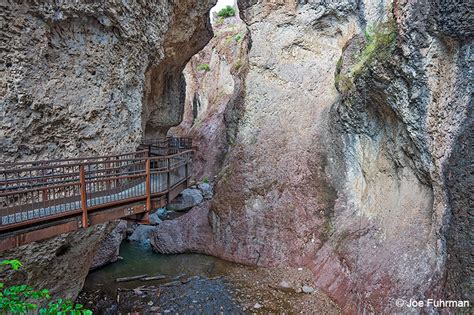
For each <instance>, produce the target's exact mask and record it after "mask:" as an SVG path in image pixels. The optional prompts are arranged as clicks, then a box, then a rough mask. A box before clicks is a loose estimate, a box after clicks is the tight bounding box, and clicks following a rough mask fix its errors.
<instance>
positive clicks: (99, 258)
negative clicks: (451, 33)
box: [90, 220, 127, 270]
mask: <svg viewBox="0 0 474 315" xmlns="http://www.w3.org/2000/svg"><path fill="white" fill-rule="evenodd" d="M126 231H127V221H124V220H120V221H119V222H118V224H117V226H116V227H115V228H114V229H113V230H112V232H111V233H110V234H108V235H107V236H106V238H105V239H104V240H103V241H102V243H101V244H100V245H99V248H98V249H97V252H96V253H95V256H94V260H93V261H92V264H91V266H90V269H91V270H92V269H96V268H99V267H102V266H105V265H107V264H109V263H113V262H115V261H117V260H118V257H119V250H120V244H121V243H122V241H123V239H124V238H125V236H126Z"/></svg>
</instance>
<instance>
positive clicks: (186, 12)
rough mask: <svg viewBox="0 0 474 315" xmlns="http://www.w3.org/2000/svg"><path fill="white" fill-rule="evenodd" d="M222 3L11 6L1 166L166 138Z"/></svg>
mask: <svg viewBox="0 0 474 315" xmlns="http://www.w3.org/2000/svg"><path fill="white" fill-rule="evenodd" d="M215 2H216V0H207V1H199V2H197V3H196V2H195V1H185V0H181V1H176V2H173V3H171V2H166V3H161V2H160V3H158V2H147V3H144V2H140V1H128V2H121V1H112V0H111V1H100V2H90V1H75V2H74V3H69V2H68V1H56V2H49V1H36V2H24V1H13V0H8V1H6V2H2V4H1V10H0V12H1V18H2V30H1V34H2V36H1V38H2V47H3V49H2V64H1V68H2V76H1V78H0V79H1V82H0V87H1V88H0V95H1V96H2V102H1V104H0V106H1V107H0V108H1V112H2V124H1V131H2V133H1V139H0V143H1V149H0V159H1V160H26V159H37V158H51V157H58V158H59V157H70V156H74V157H77V156H78V155H83V154H107V153H117V152H124V151H125V152H126V151H133V150H135V148H136V146H137V145H138V144H139V143H140V141H141V139H142V138H143V134H144V133H145V134H146V137H157V136H163V135H165V134H166V132H167V130H168V129H169V127H171V126H174V125H178V124H179V123H180V122H181V118H182V112H183V106H182V105H183V102H184V95H185V92H184V78H183V76H182V70H183V68H184V66H185V64H186V62H187V61H188V60H189V58H190V57H191V56H193V55H194V54H195V53H196V52H198V51H199V50H200V49H201V48H202V47H203V46H205V45H206V44H207V42H208V41H209V40H210V38H211V37H212V29H211V27H210V23H209V18H208V15H207V12H208V11H209V9H210V7H212V6H213V5H214V3H215Z"/></svg>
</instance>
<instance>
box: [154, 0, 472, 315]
mask: <svg viewBox="0 0 474 315" xmlns="http://www.w3.org/2000/svg"><path fill="white" fill-rule="evenodd" d="M239 7H240V12H241V17H242V18H243V20H244V21H245V23H246V24H247V27H248V30H249V36H250V43H251V47H250V50H249V53H248V61H247V63H248V68H247V71H246V73H245V77H244V84H243V85H242V87H243V94H242V99H241V100H242V101H243V106H240V107H239V108H240V109H241V110H242V113H241V115H237V116H238V117H239V120H238V121H236V123H237V126H238V127H237V134H236V137H235V139H233V141H232V145H231V146H230V149H229V152H228V153H227V155H226V158H225V162H224V163H223V167H222V170H221V171H220V173H219V175H218V178H217V183H216V185H215V199H214V200H213V202H212V203H211V205H210V207H209V209H208V208H206V207H205V206H202V207H199V208H197V209H195V210H193V211H192V212H190V214H189V215H190V216H192V218H191V217H190V218H189V219H187V220H185V219H183V220H182V221H181V222H176V223H169V224H166V225H165V226H163V227H162V229H161V231H158V230H157V231H156V232H155V235H154V241H153V243H154V246H155V249H156V250H158V251H161V252H182V251H197V252H205V253H208V254H212V255H217V256H220V257H223V258H226V259H229V260H233V261H237V262H241V263H247V264H257V265H263V266H275V265H290V266H302V265H304V266H307V267H310V268H311V269H312V270H313V273H314V282H315V284H316V285H317V286H319V287H320V288H322V289H323V290H324V291H325V292H327V293H329V294H330V296H332V297H333V298H334V299H335V300H336V301H337V302H338V304H339V305H340V306H341V307H342V309H343V311H345V312H347V313H353V312H355V311H358V312H363V311H377V312H380V311H384V312H405V311H408V309H404V308H398V307H397V306H396V305H395V303H394V301H395V299H396V298H402V299H406V300H408V299H410V298H412V299H415V300H423V299H427V298H437V297H440V296H442V297H446V296H450V297H453V298H458V299H459V298H464V299H471V301H472V294H473V293H472V292H473V290H472V267H470V266H472V255H470V254H469V253H470V251H471V250H470V248H471V247H472V246H471V244H470V241H469V240H470V239H471V238H472V232H471V231H472V214H471V213H470V212H469V210H468V209H470V208H472V197H470V195H469V189H471V192H472V187H470V186H469V184H468V182H469V181H472V174H470V173H472V165H471V163H469V157H470V156H472V147H469V143H470V142H472V141H471V140H472V132H470V131H472V117H470V116H468V114H469V113H470V112H471V111H472V95H471V93H472V86H471V85H472V82H471V81H472V80H470V79H469V78H470V77H471V76H472V74H471V76H470V73H469V71H470V70H469V69H470V68H472V61H471V57H470V51H472V26H471V25H472V23H471V22H472V18H471V17H470V15H469V13H468V12H469V7H468V6H464V5H461V4H459V3H452V4H451V3H444V4H443V3H441V2H436V1H421V0H420V1H395V2H393V3H392V2H390V1H383V0H381V1H360V2H357V3H356V2H355V1H348V0H347V1H343V0H341V1H250V0H247V1H246V0H244V1H239ZM208 132H212V130H209V131H208ZM208 137H211V136H208ZM470 165H471V166H470ZM470 170H471V171H470ZM471 195H472V194H471ZM193 218H194V219H193ZM206 218H207V219H206ZM190 221H192V222H196V224H194V225H193V226H189V224H188V225H186V226H181V225H183V224H185V223H186V222H190ZM183 222H184V223H183ZM168 225H169V226H168ZM173 230H178V231H180V232H179V233H181V234H180V237H179V241H176V238H175V237H174V236H175V235H174V234H173ZM471 242H472V241H471Z"/></svg>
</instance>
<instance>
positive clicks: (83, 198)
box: [79, 164, 89, 228]
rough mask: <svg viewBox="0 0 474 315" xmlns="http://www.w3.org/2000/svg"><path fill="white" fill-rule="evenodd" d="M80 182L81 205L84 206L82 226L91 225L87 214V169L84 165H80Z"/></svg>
mask: <svg viewBox="0 0 474 315" xmlns="http://www.w3.org/2000/svg"><path fill="white" fill-rule="evenodd" d="M79 182H80V190H81V207H82V227H83V228H87V227H89V219H88V216H87V195H86V171H85V168H84V165H83V164H81V165H80V166H79Z"/></svg>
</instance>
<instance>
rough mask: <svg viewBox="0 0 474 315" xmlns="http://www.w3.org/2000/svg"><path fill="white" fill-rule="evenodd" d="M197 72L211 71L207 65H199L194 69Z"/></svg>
mask: <svg viewBox="0 0 474 315" xmlns="http://www.w3.org/2000/svg"><path fill="white" fill-rule="evenodd" d="M196 69H197V70H199V71H206V72H207V71H211V67H210V66H209V64H208V63H201V64H200V65H198V66H197V68H196Z"/></svg>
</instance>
